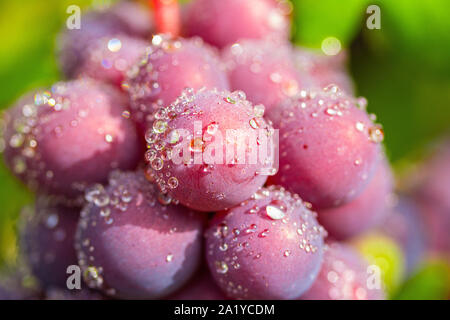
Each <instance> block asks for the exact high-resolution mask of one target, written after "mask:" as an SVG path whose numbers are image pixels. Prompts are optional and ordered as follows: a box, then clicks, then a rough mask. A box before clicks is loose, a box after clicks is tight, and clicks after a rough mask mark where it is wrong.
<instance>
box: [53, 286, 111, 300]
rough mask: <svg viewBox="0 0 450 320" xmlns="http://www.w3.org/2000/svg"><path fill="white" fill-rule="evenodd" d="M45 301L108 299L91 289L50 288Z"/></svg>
mask: <svg viewBox="0 0 450 320" xmlns="http://www.w3.org/2000/svg"><path fill="white" fill-rule="evenodd" d="M45 300H106V297H105V296H102V295H101V294H100V293H98V292H95V291H93V290H90V289H81V290H78V289H74V290H68V289H62V288H50V289H48V290H47V291H46V292H45Z"/></svg>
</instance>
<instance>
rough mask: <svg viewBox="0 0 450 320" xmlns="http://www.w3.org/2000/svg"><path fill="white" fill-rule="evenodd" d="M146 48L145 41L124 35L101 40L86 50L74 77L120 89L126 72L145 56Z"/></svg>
mask: <svg viewBox="0 0 450 320" xmlns="http://www.w3.org/2000/svg"><path fill="white" fill-rule="evenodd" d="M147 46H148V44H147V42H146V41H144V40H142V39H139V38H132V37H129V36H125V35H117V36H113V37H105V38H101V39H99V40H97V41H95V42H93V43H92V44H91V45H90V46H89V47H88V48H87V49H86V51H87V52H86V53H85V56H86V57H85V59H83V62H82V63H81V65H80V66H79V67H78V68H77V71H76V76H88V77H91V78H93V79H97V80H101V81H104V82H107V83H111V84H114V85H116V86H117V87H121V84H122V81H123V80H124V77H125V74H126V71H127V70H128V69H129V68H130V67H131V66H132V65H134V63H136V62H137V61H138V59H139V58H141V57H142V56H143V55H144V54H145V49H146V48H147Z"/></svg>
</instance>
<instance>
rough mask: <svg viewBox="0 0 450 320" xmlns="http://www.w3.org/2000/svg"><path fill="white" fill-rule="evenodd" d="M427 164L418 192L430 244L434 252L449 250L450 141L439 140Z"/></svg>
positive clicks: (446, 251)
mask: <svg viewBox="0 0 450 320" xmlns="http://www.w3.org/2000/svg"><path fill="white" fill-rule="evenodd" d="M435 148H436V150H434V154H432V156H431V158H430V159H429V160H428V161H427V162H426V163H425V164H424V168H423V169H422V170H423V172H422V176H423V177H422V179H421V181H420V183H419V187H418V188H417V190H416V191H415V194H416V198H417V202H418V204H419V207H420V208H421V213H422V219H423V221H424V223H425V227H426V229H427V233H428V240H429V243H428V246H429V249H430V250H431V251H432V252H435V253H444V254H446V253H449V252H450V234H449V232H448V230H450V140H446V141H443V142H440V143H439V144H437V146H436V147H435Z"/></svg>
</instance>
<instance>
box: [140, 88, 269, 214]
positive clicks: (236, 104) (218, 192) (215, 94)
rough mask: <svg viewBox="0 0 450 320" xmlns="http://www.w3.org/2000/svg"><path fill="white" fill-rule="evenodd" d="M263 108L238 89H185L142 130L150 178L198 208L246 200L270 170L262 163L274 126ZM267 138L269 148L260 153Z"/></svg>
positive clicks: (215, 207) (222, 206) (218, 207)
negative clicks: (147, 128)
mask: <svg viewBox="0 0 450 320" xmlns="http://www.w3.org/2000/svg"><path fill="white" fill-rule="evenodd" d="M263 112H264V109H263V108H261V106H255V107H254V106H252V104H251V103H250V102H249V101H247V100H246V99H245V94H244V93H243V92H239V91H236V92H233V93H230V92H228V91H215V90H213V91H207V90H200V91H198V92H197V93H194V91H193V90H191V89H189V90H186V91H184V92H183V95H182V96H180V97H179V99H177V100H176V101H175V102H174V103H173V104H172V105H170V106H168V107H166V108H161V109H160V110H159V111H158V112H157V113H156V114H155V118H156V120H155V121H154V122H153V126H152V128H151V129H149V130H148V131H147V133H146V140H147V143H148V148H149V149H148V151H147V154H146V158H147V161H148V162H149V165H148V172H149V173H148V174H149V178H150V180H151V181H152V182H155V183H157V184H158V186H159V188H160V190H161V191H162V192H164V193H167V194H168V195H169V196H170V197H171V198H174V199H176V200H178V201H179V202H180V203H181V204H183V205H185V206H187V207H189V208H192V209H194V210H199V211H218V210H223V209H225V208H231V207H233V206H235V205H237V204H239V203H240V202H242V201H244V200H246V199H248V198H249V197H250V196H251V195H252V194H253V193H255V191H256V190H258V188H260V187H262V186H263V185H264V183H265V182H266V179H267V174H271V172H272V167H271V165H267V166H266V164H265V163H266V160H268V159H269V160H270V152H271V150H269V147H270V141H268V140H269V138H270V136H271V135H272V134H273V130H272V128H271V127H270V125H268V124H267V123H266V122H265V120H264V118H263V117H262V116H263ZM266 138H267V146H269V147H268V148H267V150H268V152H267V153H266V154H264V155H263V156H261V154H262V152H261V150H262V148H263V147H265V146H266V144H265V143H264V141H266V140H264V139H266ZM258 143H260V145H261V147H260V146H259V145H258ZM257 151H258V153H259V154H256V152H257ZM266 156H267V157H266ZM265 169H267V170H268V172H267V173H265V171H264V170H265Z"/></svg>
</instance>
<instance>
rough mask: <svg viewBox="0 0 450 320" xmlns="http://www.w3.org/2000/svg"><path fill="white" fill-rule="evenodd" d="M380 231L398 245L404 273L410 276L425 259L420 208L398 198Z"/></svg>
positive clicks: (424, 240) (424, 237) (424, 242)
mask: <svg viewBox="0 0 450 320" xmlns="http://www.w3.org/2000/svg"><path fill="white" fill-rule="evenodd" d="M380 229H381V231H382V232H383V233H385V234H386V235H388V236H390V237H391V238H393V239H394V240H396V242H397V243H398V244H400V246H401V248H402V249H403V252H404V254H405V259H406V269H407V270H406V271H407V273H408V274H411V273H412V272H413V271H415V270H416V268H417V266H418V265H419V263H420V262H421V261H422V259H423V258H424V257H425V250H426V243H427V241H426V230H425V226H424V225H423V221H422V217H421V216H420V208H419V207H418V206H417V204H415V203H414V201H413V200H412V199H408V198H407V197H405V196H400V198H399V199H397V201H396V205H395V206H394V207H393V209H392V214H390V215H389V216H388V217H387V219H386V221H384V222H383V224H382V225H381V227H380Z"/></svg>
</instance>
